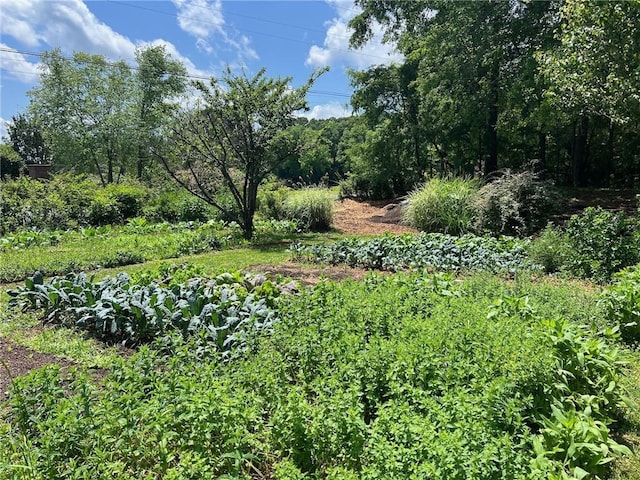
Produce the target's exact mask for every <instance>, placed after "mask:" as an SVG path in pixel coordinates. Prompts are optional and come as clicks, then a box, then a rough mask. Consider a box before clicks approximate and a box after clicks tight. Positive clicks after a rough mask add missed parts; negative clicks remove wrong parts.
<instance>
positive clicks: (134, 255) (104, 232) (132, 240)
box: [0, 220, 298, 282]
mask: <svg viewBox="0 0 640 480" xmlns="http://www.w3.org/2000/svg"><path fill="white" fill-rule="evenodd" d="M297 232H298V227H297V224H296V223H294V222H291V221H286V220H284V221H258V222H256V235H255V237H254V239H253V241H252V244H253V245H260V244H268V243H273V242H280V241H286V240H288V239H291V238H293V237H294V235H295V234H296V233H297ZM242 245H250V244H247V242H245V241H244V240H243V239H242V234H241V231H240V229H239V228H238V227H237V225H234V224H225V223H223V222H215V221H211V222H207V223H193V222H183V223H178V224H173V225H172V224H168V223H159V224H147V223H146V222H145V221H144V220H141V221H139V222H130V223H129V224H128V225H126V226H122V227H111V226H105V227H97V228H96V227H89V228H85V229H82V230H77V231H64V232H60V231H54V232H22V233H17V234H14V235H10V236H6V237H2V238H0V282H15V281H18V280H22V279H24V278H26V277H27V276H29V275H33V274H34V273H35V272H36V271H39V272H40V273H42V274H44V275H58V274H65V273H67V272H72V271H80V270H93V269H97V268H111V267H119V266H123V265H130V264H135V263H142V262H147V261H151V260H162V259H168V258H176V257H181V256H186V255H196V254H200V253H205V252H211V251H216V250H221V249H225V248H231V247H239V246H242Z"/></svg>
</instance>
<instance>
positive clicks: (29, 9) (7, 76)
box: [0, 0, 399, 135]
mask: <svg viewBox="0 0 640 480" xmlns="http://www.w3.org/2000/svg"><path fill="white" fill-rule="evenodd" d="M357 11H358V10H357V7H356V6H355V5H354V4H353V0H320V1H310V0H297V1H291V0H290V1H272V0H253V1H245V0H170V1H151V0H148V1H134V0H103V1H82V0H2V2H1V3H0V135H4V134H5V122H6V121H7V120H10V119H11V116H12V115H15V114H16V113H19V112H21V111H24V109H25V108H26V106H27V104H28V97H27V96H26V92H27V91H28V90H29V89H30V88H32V87H33V86H34V85H35V84H36V83H37V81H38V75H39V72H40V70H39V66H38V56H37V55H33V54H37V53H40V52H43V51H46V50H50V49H52V48H55V47H59V48H61V49H62V51H63V52H64V53H66V54H71V53H73V52H75V51H83V52H88V53H92V54H101V55H104V56H105V57H107V58H109V59H111V60H117V59H124V60H126V61H128V62H130V63H133V58H134V52H135V50H136V48H139V47H143V46H144V45H153V44H164V45H165V47H166V50H167V51H168V52H169V53H171V55H172V56H173V57H174V58H177V59H179V60H181V61H182V62H183V63H184V64H185V66H186V67H187V70H188V72H189V73H190V74H192V75H196V76H206V77H209V76H212V75H218V74H219V73H220V72H221V71H222V70H223V69H224V68H226V66H231V67H232V68H234V69H240V68H244V69H245V71H246V72H247V73H249V74H251V73H255V72H257V71H258V70H259V69H260V68H261V67H263V66H264V67H266V68H267V75H269V76H274V77H276V76H281V77H289V76H290V77H292V78H293V81H292V84H293V85H294V86H295V85H299V84H301V83H304V82H305V81H306V79H307V78H308V77H309V75H310V74H311V73H312V72H313V70H314V69H316V68H320V67H324V66H329V67H330V71H329V72H328V73H326V74H324V75H323V76H322V77H320V79H319V80H318V81H317V83H316V84H315V86H314V88H313V92H314V93H311V94H310V95H309V97H308V100H309V104H310V106H311V111H310V112H308V113H307V114H306V115H307V116H309V117H310V118H328V117H331V116H345V115H348V114H349V108H348V106H347V104H348V102H349V94H350V93H351V88H350V86H349V79H348V77H347V74H346V70H347V69H348V68H355V69H364V68H367V67H369V66H371V65H374V64H382V63H389V62H391V61H392V60H394V59H395V60H397V59H399V56H398V55H397V53H395V52H394V51H393V49H392V48H391V47H390V46H388V45H385V44H383V43H382V42H381V40H380V39H381V37H380V35H376V36H374V38H373V39H372V41H370V42H369V43H368V44H367V45H366V46H365V47H364V48H362V49H360V50H352V49H350V48H349V34H350V32H349V29H348V27H347V23H348V21H349V19H350V18H352V17H353V16H354V15H355V14H356V13H357Z"/></svg>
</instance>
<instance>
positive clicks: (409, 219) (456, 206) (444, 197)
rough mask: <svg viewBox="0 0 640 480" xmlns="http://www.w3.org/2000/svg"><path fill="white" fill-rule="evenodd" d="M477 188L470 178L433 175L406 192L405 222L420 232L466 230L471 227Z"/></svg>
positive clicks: (453, 233)
mask: <svg viewBox="0 0 640 480" xmlns="http://www.w3.org/2000/svg"><path fill="white" fill-rule="evenodd" d="M478 188H479V186H478V182H477V181H476V180H474V179H471V178H464V177H460V178H444V179H441V178H433V179H431V180H429V181H428V182H427V183H426V184H425V185H424V186H422V187H420V188H418V189H416V190H414V191H413V192H411V193H410V194H409V204H408V206H407V208H406V209H405V214H404V221H405V222H406V223H408V224H409V225H411V226H413V227H415V228H417V229H419V230H422V231H423V232H440V233H448V234H451V235H460V234H463V233H467V232H469V231H471V228H472V226H473V221H474V217H475V212H474V209H473V199H474V196H475V194H476V192H477V191H478Z"/></svg>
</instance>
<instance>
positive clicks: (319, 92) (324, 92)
mask: <svg viewBox="0 0 640 480" xmlns="http://www.w3.org/2000/svg"><path fill="white" fill-rule="evenodd" d="M0 52H4V53H13V54H16V55H30V56H33V57H39V58H42V57H44V55H45V54H44V53H36V52H26V51H23V50H13V49H10V48H4V47H0ZM61 58H62V59H64V60H67V61H72V60H73V59H72V58H69V57H65V56H61ZM105 65H107V66H109V67H115V66H116V65H117V64H116V63H115V62H105ZM126 66H127V68H129V69H130V70H139V69H140V67H136V66H135V65H129V64H126ZM3 70H5V71H7V72H9V73H25V74H30V75H33V74H34V73H33V72H27V71H23V70H11V69H8V68H3ZM184 76H185V77H187V78H193V79H196V80H209V79H211V77H205V76H202V75H192V74H189V73H187V74H185V75H184ZM308 93H310V94H314V95H325V96H329V97H342V98H351V94H349V93H340V92H331V91H328V90H309V91H308Z"/></svg>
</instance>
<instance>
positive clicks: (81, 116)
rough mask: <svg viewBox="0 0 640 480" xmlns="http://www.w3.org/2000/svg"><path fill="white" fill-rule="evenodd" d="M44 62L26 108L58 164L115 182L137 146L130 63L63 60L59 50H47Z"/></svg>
mask: <svg viewBox="0 0 640 480" xmlns="http://www.w3.org/2000/svg"><path fill="white" fill-rule="evenodd" d="M42 64H43V72H42V75H41V78H40V85H39V86H37V87H35V88H34V89H32V90H31V91H30V92H29V95H30V97H31V103H30V105H29V109H30V113H31V114H33V116H34V117H35V118H36V119H37V121H38V123H39V124H40V125H42V128H43V130H44V132H45V134H46V135H47V137H48V138H47V140H48V141H49V142H50V144H51V148H52V153H53V157H54V160H55V162H56V166H57V167H58V168H63V169H71V170H75V171H93V172H94V173H97V174H98V175H99V177H100V180H101V181H102V184H103V185H106V184H108V183H112V182H114V181H115V180H117V178H119V177H120V176H121V175H122V174H124V173H125V172H126V168H127V164H128V163H129V161H130V159H131V158H132V156H133V145H135V144H136V142H135V138H136V129H135V128H132V125H135V122H134V120H135V118H134V117H133V112H134V110H133V108H132V107H133V103H134V82H133V74H132V73H131V69H130V67H129V66H128V65H127V64H126V63H125V62H123V61H119V62H116V63H110V62H108V61H107V60H106V59H105V58H104V57H103V56H100V55H88V54H86V53H75V54H74V55H73V58H71V59H67V58H65V57H63V56H62V55H61V53H60V51H59V50H53V51H50V52H47V53H45V54H44V55H43V57H42ZM86 159H90V162H87V160H86ZM91 167H93V168H91Z"/></svg>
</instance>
